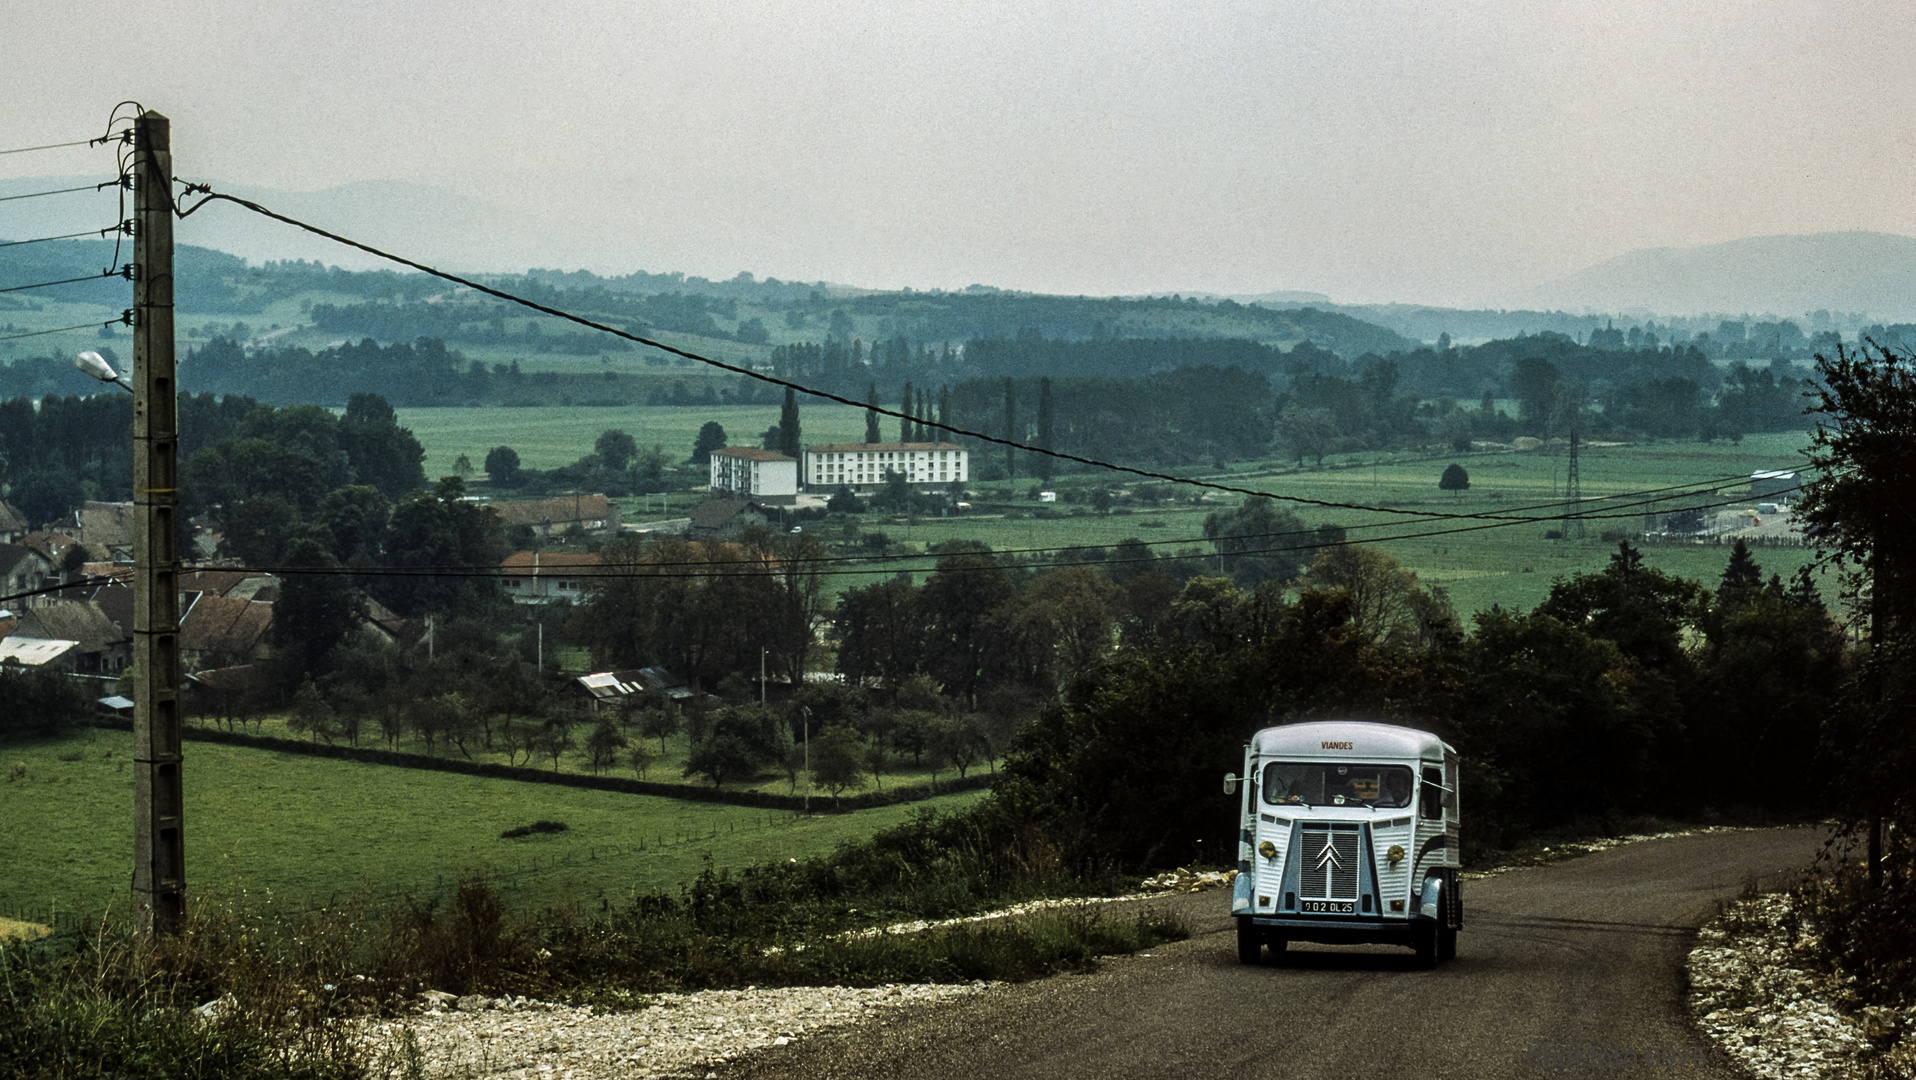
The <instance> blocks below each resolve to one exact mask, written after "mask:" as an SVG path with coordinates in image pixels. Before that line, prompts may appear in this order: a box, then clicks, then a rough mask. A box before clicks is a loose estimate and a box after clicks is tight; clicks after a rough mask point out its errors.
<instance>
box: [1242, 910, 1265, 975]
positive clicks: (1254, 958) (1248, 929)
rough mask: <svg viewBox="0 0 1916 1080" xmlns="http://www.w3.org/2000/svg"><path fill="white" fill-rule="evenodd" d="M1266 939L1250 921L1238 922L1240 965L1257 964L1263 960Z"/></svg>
mask: <svg viewBox="0 0 1916 1080" xmlns="http://www.w3.org/2000/svg"><path fill="white" fill-rule="evenodd" d="M1263 951H1264V938H1263V935H1262V934H1259V933H1258V931H1257V927H1255V926H1252V925H1251V920H1249V919H1239V920H1238V921H1237V961H1238V963H1240V964H1256V963H1259V962H1261V961H1262V960H1263V955H1262V954H1263Z"/></svg>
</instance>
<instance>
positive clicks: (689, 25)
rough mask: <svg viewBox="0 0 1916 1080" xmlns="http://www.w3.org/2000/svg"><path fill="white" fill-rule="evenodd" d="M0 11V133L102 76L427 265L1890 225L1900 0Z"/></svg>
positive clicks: (1611, 247)
mask: <svg viewBox="0 0 1916 1080" xmlns="http://www.w3.org/2000/svg"><path fill="white" fill-rule="evenodd" d="M18 7H19V8H24V9H26V10H12V11H9V12H8V13H7V14H6V16H5V20H4V21H5V24H6V30H5V32H4V34H0V150H5V149H9V148H12V147H18V146H32V145H36V144H39V143H44V142H55V141H64V140H66V139H71V138H84V137H85V136H87V135H90V134H94V133H96V132H98V131H99V130H101V129H102V128H103V127H104V124H105V120H106V117H107V115H108V114H109V112H110V111H111V110H112V109H113V106H114V104H115V103H116V102H118V101H121V100H122V99H134V100H137V101H139V102H140V103H141V104H143V105H144V106H145V107H147V108H150V109H153V110H156V111H158V112H161V113H164V114H166V115H167V116H168V117H170V118H171V119H172V122H173V131H174V158H175V171H176V174H177V175H179V176H181V177H186V178H192V179H205V180H209V181H212V182H214V183H215V184H216V186H218V185H221V184H224V185H231V186H233V187H234V188H242V187H243V188H247V189H251V190H254V191H256V192H269V191H279V192H315V191H321V190H324V189H330V188H337V187H342V186H345V185H362V187H360V188H356V189H353V190H354V191H358V192H368V193H380V192H384V193H387V194H390V193H391V192H393V191H400V192H403V193H404V194H405V198H404V199H403V200H401V202H402V203H403V210H400V209H388V208H386V206H385V204H380V206H379V213H374V214H371V215H370V216H368V215H360V216H359V217H356V218H353V219H352V222H351V223H352V225H353V226H354V227H355V228H356V229H358V230H359V231H360V233H361V234H362V235H368V238H369V239H372V240H374V241H375V242H389V243H394V244H405V243H409V242H411V243H414V244H416V245H418V246H417V248H415V250H420V251H421V253H422V254H424V255H426V256H428V257H431V258H435V259H440V260H443V261H445V262H447V263H449V264H452V265H456V266H458V267H460V268H464V269H488V270H517V269H524V268H526V267H528V266H546V267H559V268H566V269H573V268H583V269H590V270H594V271H596V272H600V273H624V272H628V271H631V270H639V269H643V270H648V271H653V272H659V271H668V270H679V271H684V272H686V273H691V274H699V275H702V276H705V277H711V278H729V277H731V276H733V275H735V274H737V273H739V272H740V271H748V272H751V273H753V274H755V275H757V276H759V277H766V276H773V277H779V278H782V279H785V280H801V281H815V280H826V281H833V282H839V283H846V284H856V285H863V286H869V287H874V288H898V287H904V286H910V287H913V288H920V289H929V288H962V287H964V286H966V285H970V284H973V283H982V284H990V285H995V286H999V287H1003V288H1015V289H1028V290H1034V291H1040V292H1052V293H1066V294H1077V293H1085V294H1092V295H1106V294H1131V293H1141V292H1157V291H1164V292H1170V291H1184V292H1210V293H1222V294H1239V295H1242V294H1255V293H1262V292H1270V291H1278V290H1310V291H1316V292H1322V293H1326V294H1329V295H1330V296H1332V297H1333V298H1334V299H1336V300H1338V301H1340V302H1345V303H1361V302H1391V301H1396V302H1417V303H1434V304H1449V305H1462V306H1474V305H1481V304H1491V305H1494V304H1496V302H1497V301H1498V300H1499V298H1502V297H1506V296H1510V295H1512V294H1514V293H1516V292H1518V291H1521V290H1523V289H1525V288H1527V287H1530V286H1534V285H1537V284H1538V283H1541V282H1545V281H1550V280H1553V279H1555V278H1559V277H1562V276H1565V275H1568V274H1570V273H1572V272H1574V271H1576V270H1579V269H1581V268H1583V267H1586V266H1588V265H1590V264H1592V263H1595V262H1598V261H1600V260H1603V259H1606V258H1610V257H1612V256H1615V255H1618V254H1622V253H1624V252H1628V251H1631V250H1633V249H1639V248H1647V247H1691V246H1696V245H1702V244H1711V243H1719V242H1723V241H1728V240H1735V239H1739V238H1743V237H1750V236H1762V235H1770V234H1778V233H1815V232H1825V231H1840V230H1871V231H1880V232H1890V233H1901V234H1906V235H1916V184H1912V183H1911V182H1910V181H1909V177H1910V176H1911V175H1912V174H1916V65H1912V64H1911V63H1910V62H1909V60H1908V56H1909V54H1910V51H1911V47H1912V45H1916V19H1913V18H1911V17H1910V14H1909V11H1908V9H1907V8H1906V7H1905V6H1904V5H1903V4H1901V3H1889V2H1881V3H1879V2H1870V0H1826V2H1817V3H1792V2H1782V0H1776V2H1747V3H1738V2H1732V0H1717V2H1712V3H1688V4H1686V3H1671V2H1647V0H1607V2H1605V3H1602V4H1594V3H1589V2H1588V0H1577V2H1563V3H1560V2H1551V0H1450V2H1446V3H1441V4H1439V3H1415V2H1398V0H1364V2H1361V3H1351V2H1348V0H1341V2H1332V0H1264V2H1259V3H1236V2H1232V0H1211V2H1208V3H1205V4H1167V3H1153V4H1120V3H1111V4H1089V3H1085V4H1047V3H1041V2H1030V0H1025V2H1004V3H999V2H979V3H968V2H946V3H926V4H914V3H894V4H872V3H868V2H866V3H838V2H826V0H791V2H784V3H760V4H710V3H645V2H640V0H576V2H571V3H563V4H561V3H550V2H540V0H517V2H514V3H510V4H508V3H491V2H486V0H458V2H456V3H455V2H449V0H409V2H407V3H404V4H393V3H359V2H328V0H310V2H307V3H303V4H298V5H295V4H266V3H237V2H201V3H193V2H173V0H141V2H139V3H116V2H112V0H106V2H99V3H87V4H33V5H28V4H24V3H22V4H19V5H18ZM110 170H111V165H110V162H109V161H108V160H107V158H106V157H105V155H104V152H103V151H99V150H92V151H88V150H84V149H80V150H72V151H53V152H43V153H31V154H11V155H5V154H0V181H5V180H8V179H19V178H26V177H35V176H53V175H73V174H79V173H86V172H88V171H103V172H110ZM371 182H385V183H384V184H383V186H382V185H380V184H371ZM365 185H370V186H365ZM349 194H350V193H349ZM6 205H7V204H0V233H5V232H7V231H8V230H7V227H6V222H5V220H4V211H5V207H6ZM16 205H17V204H16ZM302 205H312V204H311V203H306V204H302ZM333 205H337V200H335V201H334V203H333ZM367 205H368V206H372V205H373V203H372V202H368V203H367ZM215 211H218V212H220V213H225V214H234V213H238V212H239V211H236V210H234V209H233V208H231V207H216V208H212V209H209V210H208V211H206V213H207V214H208V215H211V214H213V213H215ZM323 223H324V222H322V224H323ZM203 225H204V226H206V229H205V230H202V232H201V233H197V234H196V232H195V230H196V229H200V228H201V227H202V226H203ZM217 232H218V229H217V228H215V227H214V225H213V223H211V222H205V221H199V220H196V219H193V218H189V219H187V220H186V221H183V222H182V223H181V224H180V227H179V232H178V238H179V240H180V241H181V242H184V243H192V242H195V237H196V235H209V236H210V235H214V234H216V233H217Z"/></svg>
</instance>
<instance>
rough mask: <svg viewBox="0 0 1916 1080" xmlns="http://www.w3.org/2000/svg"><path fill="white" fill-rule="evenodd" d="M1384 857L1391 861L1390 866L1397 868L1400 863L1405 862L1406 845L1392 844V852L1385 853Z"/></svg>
mask: <svg viewBox="0 0 1916 1080" xmlns="http://www.w3.org/2000/svg"><path fill="white" fill-rule="evenodd" d="M1384 857H1385V858H1387V859H1389V860H1390V864H1391V865H1392V866H1396V865H1397V864H1398V863H1400V862H1403V861H1404V845H1402V844H1392V845H1391V846H1390V850H1389V851H1386V852H1384Z"/></svg>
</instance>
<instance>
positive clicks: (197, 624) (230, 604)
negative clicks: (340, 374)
mask: <svg viewBox="0 0 1916 1080" xmlns="http://www.w3.org/2000/svg"><path fill="white" fill-rule="evenodd" d="M189 596H190V603H189V605H188V606H187V607H186V608H185V610H184V611H182V612H181V613H180V662H181V664H182V665H183V666H184V667H185V669H186V670H188V671H197V670H200V669H202V668H209V667H229V666H232V665H234V664H249V663H253V662H254V661H258V660H265V659H267V658H268V657H269V656H271V655H272V644H271V643H272V632H273V605H272V604H270V603H267V602H265V601H261V600H242V599H239V598H238V597H229V596H214V595H213V594H211V593H196V594H189Z"/></svg>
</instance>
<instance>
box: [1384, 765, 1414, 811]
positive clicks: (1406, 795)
mask: <svg viewBox="0 0 1916 1080" xmlns="http://www.w3.org/2000/svg"><path fill="white" fill-rule="evenodd" d="M1378 801H1379V802H1381V803H1382V804H1383V805H1385V806H1409V805H1410V777H1408V776H1406V775H1404V773H1403V771H1402V770H1399V769H1391V770H1390V771H1388V772H1386V773H1385V774H1384V797H1383V798H1382V799H1379V800H1378Z"/></svg>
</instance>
